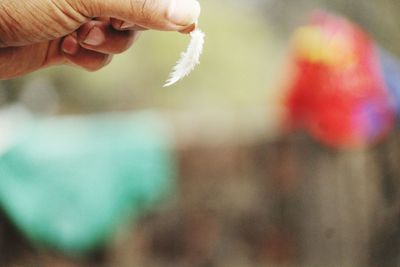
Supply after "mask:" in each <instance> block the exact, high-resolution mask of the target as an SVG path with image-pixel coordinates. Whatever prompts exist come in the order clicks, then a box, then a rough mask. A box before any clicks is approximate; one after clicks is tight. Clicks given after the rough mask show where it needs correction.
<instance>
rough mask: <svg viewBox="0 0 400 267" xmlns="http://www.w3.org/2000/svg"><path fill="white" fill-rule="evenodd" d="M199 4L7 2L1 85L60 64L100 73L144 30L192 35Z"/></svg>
mask: <svg viewBox="0 0 400 267" xmlns="http://www.w3.org/2000/svg"><path fill="white" fill-rule="evenodd" d="M199 14H200V6H199V4H198V2H197V1H196V0H24V1H21V0H2V1H0V79H10V78H13V77H17V76H20V75H23V74H26V73H29V72H32V71H35V70H37V69H40V68H44V67H48V66H51V65H56V64H71V65H77V66H81V67H83V68H85V69H87V70H91V71H94V70H98V69H100V68H101V67H103V66H105V65H106V64H107V63H108V62H110V60H111V58H112V55H113V54H117V53H121V52H123V51H125V50H126V49H128V48H129V47H130V46H131V45H132V43H133V42H134V40H135V39H136V37H137V36H138V33H139V32H140V31H141V30H143V29H156V30H165V31H180V32H190V31H191V30H193V29H194V28H195V22H196V21H197V19H198V16H199Z"/></svg>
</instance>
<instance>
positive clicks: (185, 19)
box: [168, 0, 201, 26]
mask: <svg viewBox="0 0 400 267" xmlns="http://www.w3.org/2000/svg"><path fill="white" fill-rule="evenodd" d="M200 12H201V8H200V4H199V2H197V1H196V0H171V2H170V6H169V8H168V19H169V20H170V21H171V22H173V23H174V24H177V25H180V26H187V25H190V24H193V23H194V22H196V21H197V20H198V19H199V16H200Z"/></svg>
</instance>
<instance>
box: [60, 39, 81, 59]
mask: <svg viewBox="0 0 400 267" xmlns="http://www.w3.org/2000/svg"><path fill="white" fill-rule="evenodd" d="M62 50H63V52H64V53H65V54H68V55H75V54H76V53H78V50H79V44H78V41H77V40H76V37H74V36H72V35H69V36H67V37H65V39H64V41H63V44H62Z"/></svg>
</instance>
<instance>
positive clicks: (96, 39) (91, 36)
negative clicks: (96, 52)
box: [83, 27, 105, 46]
mask: <svg viewBox="0 0 400 267" xmlns="http://www.w3.org/2000/svg"><path fill="white" fill-rule="evenodd" d="M104 40H105V36H104V33H103V32H102V31H101V29H100V28H98V27H93V29H91V30H90V31H89V33H88V35H87V36H86V38H85V40H84V41H83V43H85V44H87V45H91V46H99V45H101V44H102V43H103V42H104Z"/></svg>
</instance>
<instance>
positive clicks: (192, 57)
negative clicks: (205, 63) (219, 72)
mask: <svg viewBox="0 0 400 267" xmlns="http://www.w3.org/2000/svg"><path fill="white" fill-rule="evenodd" d="M190 36H191V39H190V43H189V46H188V48H187V49H186V51H185V52H183V53H182V54H181V58H180V59H179V61H178V62H177V63H176V65H175V67H174V68H173V70H172V72H171V74H170V75H169V77H168V80H167V81H166V83H165V84H164V87H167V86H170V85H173V84H174V83H176V82H177V81H179V80H180V79H182V78H184V77H185V76H187V75H189V73H190V72H191V71H192V70H193V69H194V68H195V67H196V65H198V64H200V55H201V53H202V52H203V46H204V37H205V34H204V33H203V32H202V31H201V30H200V29H197V30H195V31H193V32H192V33H190Z"/></svg>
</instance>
